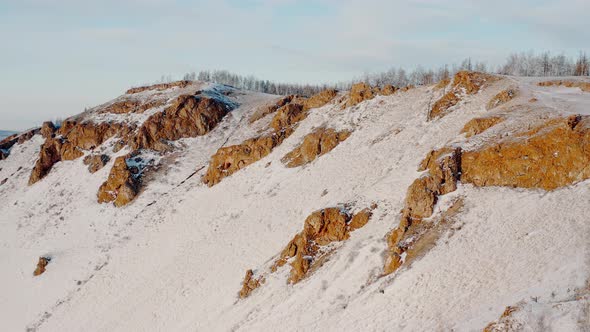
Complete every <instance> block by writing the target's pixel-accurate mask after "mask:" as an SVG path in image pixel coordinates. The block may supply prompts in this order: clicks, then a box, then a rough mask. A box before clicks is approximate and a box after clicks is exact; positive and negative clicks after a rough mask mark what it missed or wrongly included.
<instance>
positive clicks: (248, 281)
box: [238, 270, 264, 299]
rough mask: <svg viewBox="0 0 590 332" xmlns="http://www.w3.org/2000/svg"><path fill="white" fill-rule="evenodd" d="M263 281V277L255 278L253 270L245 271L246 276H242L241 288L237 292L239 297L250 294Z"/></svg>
mask: <svg viewBox="0 0 590 332" xmlns="http://www.w3.org/2000/svg"><path fill="white" fill-rule="evenodd" d="M262 282H264V278H262V277H261V278H260V279H256V278H254V272H253V271H252V270H248V271H246V276H245V277H244V281H243V282H242V289H241V290H240V293H239V294H238V295H239V296H240V298H241V299H243V298H246V297H248V296H250V294H251V293H252V292H253V291H254V290H255V289H256V288H258V287H260V285H261V283H262Z"/></svg>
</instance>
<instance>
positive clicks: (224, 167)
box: [203, 132, 286, 187]
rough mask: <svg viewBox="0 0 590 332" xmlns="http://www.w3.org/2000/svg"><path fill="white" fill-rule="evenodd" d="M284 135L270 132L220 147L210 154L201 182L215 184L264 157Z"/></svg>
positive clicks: (279, 142)
mask: <svg viewBox="0 0 590 332" xmlns="http://www.w3.org/2000/svg"><path fill="white" fill-rule="evenodd" d="M285 137H286V135H285V133H281V132H279V133H272V134H269V135H265V136H261V137H257V138H251V139H248V140H246V141H244V142H242V144H238V145H232V146H227V147H222V148H220V149H219V150H217V152H216V153H215V154H214V155H213V156H211V160H210V161H209V168H208V169H207V173H205V175H204V176H203V182H204V183H205V184H207V185H208V186H209V187H211V186H213V185H216V184H217V183H219V182H220V181H221V180H222V179H223V178H225V177H227V176H230V175H231V174H233V173H235V172H237V171H239V170H240V169H242V168H244V167H246V166H248V165H250V164H252V163H254V162H256V161H258V160H260V159H262V158H264V157H266V156H267V155H268V154H270V153H271V152H272V150H273V149H274V148H275V147H276V146H278V145H279V144H281V143H282V141H283V140H284V139H285Z"/></svg>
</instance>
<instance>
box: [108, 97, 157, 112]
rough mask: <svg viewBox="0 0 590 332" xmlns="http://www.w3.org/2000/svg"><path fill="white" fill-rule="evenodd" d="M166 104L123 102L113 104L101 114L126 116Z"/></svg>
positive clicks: (154, 101)
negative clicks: (125, 114)
mask: <svg viewBox="0 0 590 332" xmlns="http://www.w3.org/2000/svg"><path fill="white" fill-rule="evenodd" d="M165 103H166V100H164V99H159V100H151V101H147V102H143V101H141V100H123V101H119V102H116V103H113V104H111V105H109V106H108V107H106V108H105V109H103V110H102V111H101V113H113V114H124V113H143V112H145V111H146V110H148V109H150V108H154V107H159V106H162V105H164V104H165Z"/></svg>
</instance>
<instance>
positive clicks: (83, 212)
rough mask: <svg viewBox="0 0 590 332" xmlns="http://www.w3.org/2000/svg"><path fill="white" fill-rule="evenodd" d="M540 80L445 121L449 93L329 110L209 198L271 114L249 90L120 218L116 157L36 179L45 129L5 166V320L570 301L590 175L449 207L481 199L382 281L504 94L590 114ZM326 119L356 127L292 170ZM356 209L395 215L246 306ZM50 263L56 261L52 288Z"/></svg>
mask: <svg viewBox="0 0 590 332" xmlns="http://www.w3.org/2000/svg"><path fill="white" fill-rule="evenodd" d="M535 82H536V81H534V80H529V79H526V80H520V79H518V80H517V79H514V78H504V79H503V80H501V81H499V82H497V83H495V84H493V85H492V86H491V87H489V88H487V89H485V90H483V91H482V92H480V93H478V94H477V95H475V96H471V97H468V99H467V101H466V102H465V103H464V104H462V105H461V106H460V107H459V108H458V109H457V110H455V111H454V112H452V113H450V114H449V115H447V116H445V117H443V118H441V119H438V120H435V121H430V122H428V121H426V115H427V111H428V109H429V107H430V105H431V104H432V102H433V100H436V99H437V98H438V97H440V95H441V94H442V92H441V91H439V90H436V89H434V88H433V87H419V88H416V89H412V90H409V91H407V92H403V93H397V94H394V95H392V96H387V97H384V96H378V97H376V98H374V99H372V100H369V101H366V102H363V103H361V104H359V105H357V106H354V107H352V108H349V109H345V110H341V109H340V107H338V106H334V105H330V104H328V105H326V106H324V107H322V108H319V109H314V110H312V111H311V113H310V115H309V116H308V117H307V118H306V119H305V120H303V121H302V122H301V123H300V125H299V126H298V127H297V129H296V131H295V133H294V134H293V135H292V136H290V137H289V138H288V139H287V140H286V141H285V142H284V143H283V144H282V145H280V146H279V147H277V148H276V149H275V150H274V151H273V152H272V153H271V154H270V155H269V156H267V157H266V158H264V159H262V160H260V161H258V162H256V163H254V164H252V165H250V166H248V167H247V168H245V169H243V170H241V171H239V172H237V173H235V174H233V175H232V176H230V177H227V178H225V179H224V180H223V181H221V183H219V184H218V185H216V186H214V187H211V188H209V187H207V186H205V185H204V184H202V183H201V181H200V176H201V175H202V174H203V173H204V172H205V169H204V168H202V167H204V166H207V163H208V161H209V158H210V156H211V155H212V154H213V153H215V151H216V150H217V149H218V148H219V147H221V146H222V145H224V144H225V145H228V144H238V143H240V142H241V141H243V140H244V139H247V138H250V137H253V136H254V135H256V133H257V132H258V131H259V130H261V129H262V128H263V127H264V126H265V124H266V123H268V121H269V119H268V118H265V119H263V120H261V121H260V122H257V123H255V124H253V125H251V124H249V123H248V121H247V119H248V117H249V115H251V114H252V113H254V112H255V111H256V110H257V109H258V108H259V107H261V106H262V105H265V104H266V103H268V102H269V101H271V100H273V98H276V97H274V96H269V95H261V94H253V93H240V94H237V95H236V96H234V97H232V98H235V101H236V102H237V103H239V104H240V107H239V108H237V109H236V110H234V111H232V112H231V113H230V115H228V116H227V117H226V118H225V119H224V120H223V122H222V123H221V124H220V125H219V126H217V127H216V128H215V129H214V130H213V131H212V132H210V133H209V134H207V135H205V136H202V137H198V138H190V139H183V140H181V141H179V142H178V143H177V145H178V146H179V149H178V150H177V152H174V153H172V154H170V155H167V156H166V157H164V159H163V161H162V163H163V165H165V167H162V168H161V169H160V170H159V171H158V173H156V174H155V175H154V176H153V179H152V180H151V181H150V182H149V183H148V185H147V187H146V188H145V190H144V191H143V192H142V193H141V195H140V196H139V197H138V198H137V199H136V200H135V201H134V202H133V203H131V204H130V205H129V206H126V207H124V208H119V209H118V208H115V207H114V206H111V205H106V204H103V205H101V204H98V203H96V189H97V188H98V186H100V184H101V183H102V182H103V181H104V180H105V179H106V177H107V176H108V172H109V169H110V166H111V165H112V163H113V160H111V162H110V164H109V165H107V167H105V168H103V169H102V170H100V171H99V172H97V173H95V174H90V173H89V172H88V171H87V170H86V166H84V165H83V164H82V161H81V160H80V159H78V160H74V161H65V162H60V163H58V164H57V165H56V166H55V167H54V169H53V170H52V171H51V172H50V174H49V175H48V176H47V177H46V178H44V179H43V180H42V181H40V182H39V183H37V184H35V185H33V186H30V187H29V186H27V185H26V183H27V180H28V175H29V174H30V170H31V168H32V165H33V163H34V161H35V160H36V158H37V152H38V150H39V145H40V144H41V143H42V142H43V140H42V139H41V137H39V136H35V137H34V138H33V139H32V140H30V141H28V142H25V143H24V144H22V145H17V146H15V147H14V148H13V149H12V150H11V155H10V156H9V158H8V159H6V160H4V161H0V168H1V170H0V180H1V179H4V178H8V181H7V182H6V184H4V185H2V186H0V202H1V203H0V245H1V247H2V250H1V251H0V264H1V266H3V268H2V269H0V285H2V286H1V288H0V292H1V293H2V294H3V296H2V297H0V318H1V320H2V321H3V323H4V325H3V328H4V329H6V330H9V331H13V330H23V329H25V328H31V329H37V330H40V331H82V330H91V331H130V330H132V331H136V330H166V331H176V330H178V331H185V330H192V331H195V330H196V331H230V330H232V331H233V330H240V331H241V330H243V331H267V330H269V331H272V330H288V331H291V330H293V331H303V330H314V331H316V330H317V331H321V330H323V331H336V330H338V331H340V330H354V331H382V330H406V331H433V330H443V331H444V330H452V329H454V330H457V331H472V330H481V329H483V328H484V327H485V326H486V325H487V324H488V323H489V322H491V321H494V320H496V319H498V318H499V317H500V315H501V314H502V312H503V311H504V309H505V308H506V307H507V306H509V305H514V304H516V303H518V302H520V301H528V302H534V303H540V304H545V305H548V306H550V305H551V303H554V302H560V301H561V302H563V301H568V299H571V298H572V296H573V295H574V290H575V289H579V288H583V287H586V286H587V282H588V280H589V279H590V252H589V250H590V241H589V240H588V239H589V238H590V223H588V222H587V216H588V215H590V204H588V203H589V200H590V187H589V186H588V185H589V184H590V182H589V181H584V182H581V183H578V184H575V185H573V186H570V187H566V188H562V189H559V190H556V191H553V192H545V191H542V190H524V189H508V188H495V187H487V188H477V187H473V186H471V185H461V186H460V187H459V189H458V190H457V191H456V192H454V193H452V194H449V195H446V196H445V197H444V198H443V200H442V201H441V202H440V203H439V207H438V208H442V207H443V206H445V204H448V202H450V200H451V199H452V198H453V197H458V196H462V197H464V201H465V206H464V209H463V211H462V212H461V213H460V214H459V215H458V217H457V218H458V220H457V222H456V223H457V225H458V226H457V227H456V228H455V229H454V231H453V232H452V233H449V234H446V235H445V237H444V238H443V239H441V240H440V241H439V242H438V243H437V245H436V246H435V247H434V248H433V249H432V250H431V251H429V252H428V253H427V254H426V255H425V256H424V257H423V258H422V259H420V260H417V261H415V262H414V263H413V264H412V265H411V266H409V267H406V268H404V269H402V270H400V271H398V272H397V273H395V274H393V275H390V276H385V277H383V276H382V268H383V261H384V257H383V255H384V251H385V249H386V247H387V244H386V242H385V235H386V234H387V233H388V232H389V231H390V230H391V229H393V228H394V227H395V226H396V225H397V223H398V222H399V211H400V210H401V209H402V207H403V205H404V198H405V195H406V190H407V188H408V186H409V185H410V184H411V183H412V181H413V180H414V179H415V178H417V177H418V176H420V173H418V172H417V171H416V169H417V165H418V164H419V163H420V161H421V160H422V159H423V158H424V156H425V155H426V154H427V153H428V152H429V151H430V150H431V149H433V148H439V147H442V146H444V145H445V144H446V143H448V142H452V141H457V140H461V139H462V136H461V135H459V131H460V130H461V128H463V125H464V124H465V123H466V122H467V121H469V120H470V119H472V118H474V117H478V116H482V115H484V114H487V112H488V111H486V110H485V105H486V104H487V102H488V101H489V100H490V98H491V97H492V96H494V95H495V94H496V93H498V92H499V91H501V90H503V89H505V88H506V87H508V86H513V85H518V86H519V87H520V89H521V91H522V95H521V96H520V97H519V98H521V99H522V100H523V101H524V100H528V99H530V98H532V97H535V98H537V99H538V102H537V103H538V104H539V107H541V106H542V107H547V108H548V110H549V111H548V112H553V113H555V114H562V113H568V112H571V113H580V112H586V113H587V112H588V108H587V107H586V105H590V94H589V93H583V92H581V91H578V90H576V89H569V88H561V87H549V88H545V87H537V86H536V85H535ZM545 111H547V110H545ZM85 116H88V115H85ZM90 116H92V115H90ZM125 121H141V119H131V120H130V119H125ZM322 125H326V126H328V127H332V128H336V129H348V130H351V131H352V135H351V137H350V138H348V139H347V140H346V141H344V142H342V143H341V144H340V145H338V146H337V147H336V148H335V149H334V150H332V151H331V152H329V153H328V154H326V155H324V156H322V157H320V158H318V159H317V160H315V161H314V162H312V163H311V164H309V165H306V166H303V167H298V168H285V166H284V165H283V164H282V163H281V161H280V159H281V158H282V157H283V156H284V155H285V154H286V153H287V152H289V151H291V150H292V149H293V148H294V147H295V146H297V145H298V143H300V142H301V140H302V138H303V137H304V136H305V135H306V134H307V133H309V132H310V131H312V130H313V128H316V127H319V126H322ZM125 153H126V151H125V150H123V151H120V152H119V154H120V155H123V154H125ZM21 167H22V168H21ZM195 170H199V172H198V173H197V175H195V176H193V177H191V178H189V179H188V180H186V179H187V178H188V177H189V176H190V175H191V174H192V173H193V172H194V171H195ZM185 180H186V181H185ZM183 181H184V182H183ZM343 203H351V204H353V206H355V208H356V209H361V208H364V207H367V206H369V205H371V204H372V203H376V204H377V205H378V208H377V209H376V210H375V211H374V215H373V217H372V218H371V220H370V221H369V223H368V224H367V226H365V227H363V228H362V229H359V230H357V231H355V232H354V233H353V234H352V236H351V238H350V239H349V240H348V241H346V242H343V243H340V244H338V250H337V251H336V253H335V254H334V255H332V256H331V257H330V260H329V261H328V262H327V263H326V264H325V265H324V266H322V267H321V268H320V269H318V270H317V271H315V272H314V273H313V274H312V275H311V276H310V277H308V278H307V279H305V280H303V281H302V282H300V283H298V284H296V285H294V286H293V285H287V284H286V283H285V280H286V275H287V274H288V269H287V268H286V267H283V268H282V269H279V271H278V273H275V274H271V275H269V277H268V280H267V281H266V282H265V284H264V285H263V286H262V287H260V288H259V289H257V290H256V291H255V292H254V293H252V295H251V296H250V297H249V298H246V299H243V300H238V297H237V292H238V290H239V289H240V287H241V282H242V279H243V277H244V273H245V271H246V270H247V269H249V268H254V269H257V268H261V267H263V266H265V264H266V263H267V262H268V261H269V260H271V259H273V258H274V257H275V255H276V254H277V253H278V252H280V251H281V250H282V248H283V247H284V246H285V245H286V244H287V243H288V242H289V240H290V239H291V238H292V237H293V235H294V234H296V233H297V232H299V231H300V230H301V229H302V227H303V221H304V220H305V218H306V217H307V216H308V215H309V214H310V213H311V212H313V211H315V210H317V209H321V208H324V207H331V206H336V205H339V204H343ZM41 255H49V256H51V257H52V261H51V263H50V265H48V267H47V272H46V273H45V274H43V275H41V276H39V277H35V278H34V277H33V276H32V270H33V269H34V266H35V264H36V260H37V258H38V257H39V256H41ZM533 299H534V301H533ZM572 306H573V307H574V308H572V309H571V310H570V309H568V311H567V313H569V315H558V317H557V318H555V317H556V315H555V313H554V312H553V311H551V310H548V312H549V313H551V314H547V315H544V316H541V317H540V318H539V317H537V318H536V319H537V321H539V320H543V319H544V320H546V321H547V324H548V326H549V325H551V324H553V326H554V328H555V329H556V330H581V331H584V328H586V329H587V328H588V326H590V325H584V324H585V323H584V319H587V318H585V317H584V316H583V315H584V313H585V315H588V311H589V309H588V302H583V301H578V302H573V303H572ZM584 306H585V307H584ZM579 313H581V314H579ZM550 323H551V324H550ZM589 324H590V323H589ZM584 326H585V327H584Z"/></svg>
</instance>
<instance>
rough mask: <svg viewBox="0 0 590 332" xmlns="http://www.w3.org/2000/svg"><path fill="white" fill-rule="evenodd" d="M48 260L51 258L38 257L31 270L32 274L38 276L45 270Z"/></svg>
mask: <svg viewBox="0 0 590 332" xmlns="http://www.w3.org/2000/svg"><path fill="white" fill-rule="evenodd" d="M50 261H51V258H49V257H39V261H38V262H37V268H36V269H35V271H34V272H33V275H34V276H39V275H41V274H43V273H44V272H45V267H47V264H49V262H50Z"/></svg>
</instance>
